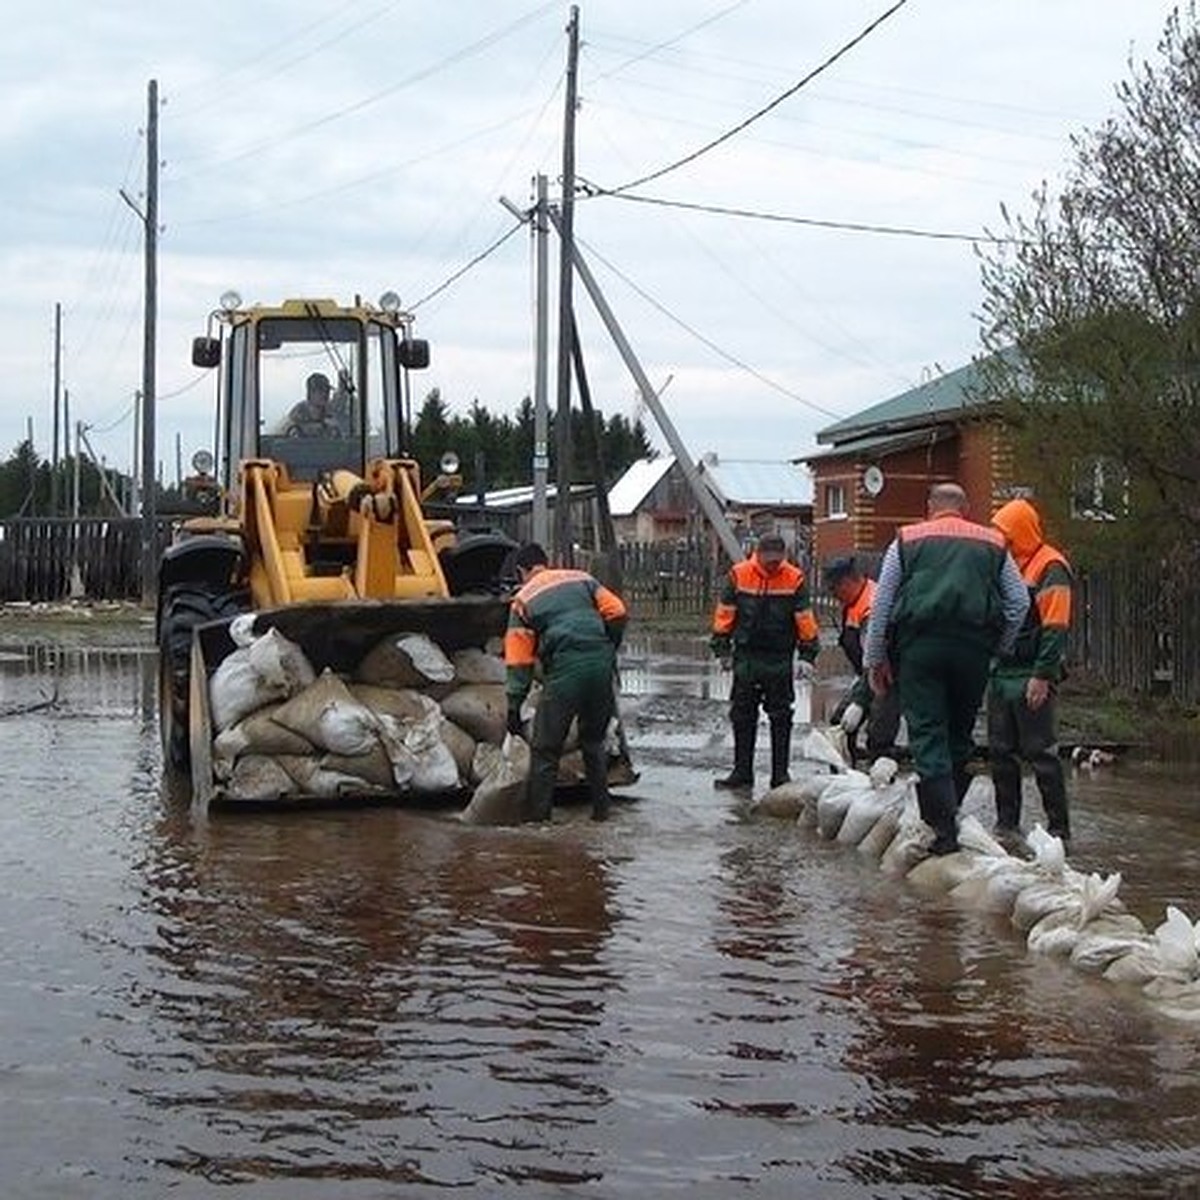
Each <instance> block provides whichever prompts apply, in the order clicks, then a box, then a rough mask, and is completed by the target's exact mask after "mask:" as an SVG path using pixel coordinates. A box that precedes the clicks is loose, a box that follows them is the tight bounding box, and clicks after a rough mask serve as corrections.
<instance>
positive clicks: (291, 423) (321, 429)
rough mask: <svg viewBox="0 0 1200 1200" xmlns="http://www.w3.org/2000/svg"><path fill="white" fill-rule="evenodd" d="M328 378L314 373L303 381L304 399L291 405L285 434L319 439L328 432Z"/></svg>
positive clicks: (318, 372)
mask: <svg viewBox="0 0 1200 1200" xmlns="http://www.w3.org/2000/svg"><path fill="white" fill-rule="evenodd" d="M329 394H330V386H329V376H328V375H324V374H322V372H320V371H314V372H313V373H312V374H311V375H310V376H309V377H308V378H307V379H306V380H305V381H304V399H303V400H301V401H300V402H299V403H297V404H293V405H292V408H291V411H290V412H289V413H288V415H287V432H288V434H290V435H291V436H292V437H320V436H321V435H322V434H324V433H327V432H329V431H330V416H331V414H330V409H329Z"/></svg>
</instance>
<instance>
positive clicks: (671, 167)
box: [606, 0, 908, 194]
mask: <svg viewBox="0 0 1200 1200" xmlns="http://www.w3.org/2000/svg"><path fill="white" fill-rule="evenodd" d="M907 3H908V0H896V3H895V4H893V5H892V6H891V7H890V8H888V9H886V10H885V11H884V12H882V13H881V14H880V15H879V16H878V17H876V18H875V20H873V21H872V22H871V23H870V24H869V25H867V26H866V27H865V28H864V29H862V30H861V31H860V32H859V33H857V34H856V35H855V36H854V37H852V38H851V39H850V40H849V41H848V42H846V43H845V44H844V45H842V46H841V47H839V48H838V49H837V50H835V51H834V52H833V53H832V54H831V55H829V57H828V58H826V59H825V60H824V61H823V62H821V63H819V64H818V65H817V66H815V67H814V68H813V69H812V70H811V71H809V72H808V74H807V75H805V76H804V77H803V78H802V79H799V80H798V81H797V82H796V83H794V84H792V86H791V87H790V88H788V89H786V90H785V91H783V92H781V93H780V94H779V95H778V96H776V97H775V98H774V99H773V100H771V101H770V102H769V103H768V104H765V105H764V106H763V107H762V108H760V109H758V111H757V112H753V113H751V114H750V116H748V117H746V118H745V120H743V121H739V122H738V124H737V125H735V126H734V127H733V128H732V129H727V130H726V131H725V132H724V133H722V134H721V135H720V136H718V137H715V138H713V139H712V141H710V142H707V143H705V144H704V145H703V146H701V147H699V148H698V149H696V150H693V151H692V152H691V153H690V154H685V155H684V156H683V157H682V158H679V159H676V160H675V161H674V162H671V163H668V164H667V165H666V166H665V167H659V168H658V170H657V171H651V172H650V173H649V174H647V175H643V176H641V177H640V178H638V179H631V180H629V182H628V183H623V184H621V185H620V187H616V188H609V189H606V190H607V191H609V192H611V193H613V194H615V193H617V192H625V191H628V190H629V189H630V188H635V187H640V186H641V185H642V184H644V183H649V182H650V181H651V180H654V179H661V178H662V177H663V176H664V175H666V174H668V173H669V172H671V171H677V170H678V169H679V168H680V167H682V166H685V165H686V164H688V163H691V162H695V161H696V159H698V158H700V157H702V156H703V155H705V154H707V153H708V152H709V151H710V150H714V149H716V147H717V146H720V145H721V144H722V143H723V142H727V141H729V139H730V138H732V137H736V136H737V134H739V133H741V132H742V131H743V130H744V129H748V128H749V127H750V126H751V125H753V124H754V122H755V121H757V120H759V119H760V118H762V117H764V116H766V114H767V113H769V112H770V111H771V110H772V109H774V108H778V107H779V105H780V104H782V103H783V102H784V101H785V100H787V99H789V98H790V97H791V96H794V95H795V94H796V93H797V92H798V91H799V90H800V89H801V88H802V87H804V86H805V85H807V84H809V83H811V82H812V81H813V80H814V79H816V78H817V76H818V75H820V74H822V73H823V72H824V71H827V70H828V69H829V68H830V67H831V66H833V64H834V63H835V62H837V61H838V59H840V58H841V57H843V55H845V54H847V53H849V52H850V51H851V50H852V49H853V48H854V47H855V46H857V45H858V44H859V43H860V42H861V41H863V40H864V39H865V38H867V37H869V36H870V35H871V34H872V33H874V32H875V30H876V29H878V28H879V26H880V25H882V24H883V23H884V21H886V20H887V19H888V18H889V17H890V16H892V15H893V13H896V12H898V11H899V10H900V9H902V8H903V7H904V6H905V5H906V4H907Z"/></svg>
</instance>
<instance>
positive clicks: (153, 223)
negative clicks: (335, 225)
mask: <svg viewBox="0 0 1200 1200" xmlns="http://www.w3.org/2000/svg"><path fill="white" fill-rule="evenodd" d="M146 109H147V117H146V211H145V212H144V213H143V212H142V211H141V210H140V209H139V208H138V206H137V205H136V204H135V203H134V202H133V201H132V200H131V199H130V198H129V196H128V195H127V194H126V193H125V191H124V189H122V191H121V199H123V200H124V201H125V203H126V204H128V205H129V207H130V208H132V209H133V211H134V212H135V213H137V215H138V216H139V217H140V218H141V220H142V226H143V228H144V230H145V235H146V255H145V259H146V282H145V296H144V313H145V315H144V317H143V320H142V335H143V336H142V405H141V409H142V471H141V476H142V604H143V605H144V606H145V607H147V608H149V607H151V606H152V605H153V604H154V593H155V582H156V580H155V575H156V574H157V570H156V568H157V554H156V553H155V551H156V549H157V540H158V539H157V536H156V533H157V529H156V525H157V521H156V517H157V513H156V512H155V494H154V481H155V474H156V473H155V430H154V399H155V392H154V371H155V358H154V343H155V336H156V331H155V325H156V314H157V311H158V80H156V79H152V80H150V83H149V86H148V88H147V92H146Z"/></svg>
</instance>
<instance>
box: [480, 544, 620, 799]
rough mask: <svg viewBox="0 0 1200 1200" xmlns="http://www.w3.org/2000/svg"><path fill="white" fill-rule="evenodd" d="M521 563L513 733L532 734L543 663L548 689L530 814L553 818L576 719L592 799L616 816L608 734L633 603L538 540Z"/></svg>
mask: <svg viewBox="0 0 1200 1200" xmlns="http://www.w3.org/2000/svg"><path fill="white" fill-rule="evenodd" d="M514 564H515V566H516V570H517V575H518V578H519V579H520V582H521V587H520V589H519V590H518V592H517V594H516V595H515V596H514V597H513V600H512V603H511V605H510V607H509V617H508V629H507V632H506V633H505V636H504V661H505V665H506V667H507V672H506V676H507V679H506V684H505V694H506V696H507V699H508V722H507V724H508V731H509V733H513V734H522V733H523V732H524V721H523V720H522V717H521V705H522V703H523V702H524V700H525V697H526V696H527V695H528V694H529V689H530V687H531V686H532V684H533V675H534V669H535V667H536V665H537V664H538V663H539V662H540V663H541V666H542V693H541V698H540V699H539V701H538V706H537V712H536V714H535V715H534V718H533V732H532V735H531V737H530V751H531V760H530V767H529V790H528V792H527V798H526V819H527V820H530V821H546V820H549V818H550V813H551V809H552V806H553V802H554V785H555V781H556V779H557V777H558V763H559V759H560V758H561V757H562V749H563V743H564V742H565V741H566V739H567V734H568V732H569V731H570V728H571V722H572V721H574V720H576V719H578V721H579V749H580V751H581V753H582V755H583V767H584V773H585V775H586V777H587V785H588V791H589V793H590V795H591V799H592V819H593V820H595V821H604V820H606V819H607V818H608V809H609V796H608V757H607V754H606V751H605V745H604V743H605V737H606V735H607V733H608V725H609V721H610V720H611V718H612V716H613V712H614V710H615V707H616V697H615V692H614V683H613V679H614V673H615V668H616V656H617V648H618V647H619V646H620V644H621V638H622V636H623V635H624V632H625V619H626V611H625V604H624V602H623V601H622V600H621V598H620V597H619V596H618V595H617V594H616V593H615V592H613V591H610V590H609V589H608V588H606V587H604V586H603V584H601V583H600V582H599V581H598V580H596V579H594V578H593V577H592V576H591V575H589V574H588V573H587V572H586V571H575V570H568V569H563V568H552V567H551V566H550V565H549V560H548V559H547V557H546V552H545V550H543V549H542V547H541V546H539V545H538V544H537V543H536V542H529V543H527V544H525V545H524V546H521V547H520V548H519V549H518V550H517V552H516V554H515V556H514Z"/></svg>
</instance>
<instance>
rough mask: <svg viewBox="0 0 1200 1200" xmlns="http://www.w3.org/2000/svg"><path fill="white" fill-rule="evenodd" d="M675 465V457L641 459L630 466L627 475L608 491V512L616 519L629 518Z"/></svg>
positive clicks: (664, 456) (667, 455) (671, 455)
mask: <svg viewBox="0 0 1200 1200" xmlns="http://www.w3.org/2000/svg"><path fill="white" fill-rule="evenodd" d="M674 465H675V455H673V454H665V455H663V456H662V457H660V458H639V459H638V460H637V462H635V463H632V464H630V466H629V467H628V469H627V470H626V471H625V474H624V475H622V476H621V478H620V479H618V480H617V482H616V483H614V484H613V485H612V487H611V488H609V489H608V511H609V512H610V513H612V515H613V516H614V517H629V516H632V515H633V514H634V513H635V512H636V511H637V507H638V505H639V504H641V502H642V501H643V500H645V498H646V497H647V496H648V495H650V493H651V492H652V491H653V490H654V488H655V486H656V485H657V484H658V482H659V480H660V479H662V477H663V476H664V475H665V474H666V473H667V472H668V471H669V470H670V469H671V468H672V467H673V466H674Z"/></svg>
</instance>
